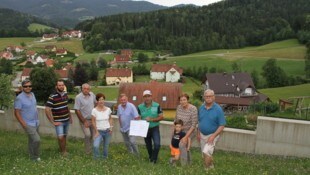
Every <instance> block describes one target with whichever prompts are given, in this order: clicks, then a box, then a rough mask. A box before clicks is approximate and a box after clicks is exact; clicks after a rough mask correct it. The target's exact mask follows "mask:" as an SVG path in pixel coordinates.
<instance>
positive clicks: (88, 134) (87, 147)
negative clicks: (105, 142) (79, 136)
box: [80, 120, 95, 154]
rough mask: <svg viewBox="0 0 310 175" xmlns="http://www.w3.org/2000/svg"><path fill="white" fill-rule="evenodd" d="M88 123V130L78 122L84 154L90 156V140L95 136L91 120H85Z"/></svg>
mask: <svg viewBox="0 0 310 175" xmlns="http://www.w3.org/2000/svg"><path fill="white" fill-rule="evenodd" d="M86 121H87V122H88V126H89V127H88V128H85V125H84V123H81V122H80V125H81V128H82V131H83V133H84V136H85V138H84V145H85V152H86V153H87V154H90V153H91V147H92V143H91V142H92V138H93V136H94V135H95V130H94V127H93V125H92V123H91V120H86Z"/></svg>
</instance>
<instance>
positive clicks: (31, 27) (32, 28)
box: [28, 23, 52, 32]
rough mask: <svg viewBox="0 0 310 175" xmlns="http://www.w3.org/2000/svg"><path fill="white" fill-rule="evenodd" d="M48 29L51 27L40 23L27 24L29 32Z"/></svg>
mask: <svg viewBox="0 0 310 175" xmlns="http://www.w3.org/2000/svg"><path fill="white" fill-rule="evenodd" d="M49 29H52V27H49V26H46V25H42V24H37V23H32V24H30V25H29V26H28V30H29V31H30V32H35V31H44V30H49Z"/></svg>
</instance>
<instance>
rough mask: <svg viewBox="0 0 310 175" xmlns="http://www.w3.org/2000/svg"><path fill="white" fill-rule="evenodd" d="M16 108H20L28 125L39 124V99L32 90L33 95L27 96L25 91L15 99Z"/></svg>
mask: <svg viewBox="0 0 310 175" xmlns="http://www.w3.org/2000/svg"><path fill="white" fill-rule="evenodd" d="M14 109H19V110H20V114H21V116H22V118H23V120H24V121H25V122H26V124H27V125H29V126H38V125H39V118H38V110H37V100H36V98H35V96H34V94H33V93H32V92H31V96H27V94H26V93H25V92H22V93H20V94H19V95H18V96H17V97H16V99H15V102H14Z"/></svg>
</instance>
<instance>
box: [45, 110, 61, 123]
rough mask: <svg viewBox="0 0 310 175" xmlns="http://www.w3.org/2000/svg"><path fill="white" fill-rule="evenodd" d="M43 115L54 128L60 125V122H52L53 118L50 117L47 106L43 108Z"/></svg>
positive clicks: (50, 111)
mask: <svg viewBox="0 0 310 175" xmlns="http://www.w3.org/2000/svg"><path fill="white" fill-rule="evenodd" d="M45 115H46V117H47V119H48V120H49V121H50V122H51V124H52V125H54V126H58V125H60V122H54V120H53V116H52V110H51V108H50V107H48V106H46V107H45Z"/></svg>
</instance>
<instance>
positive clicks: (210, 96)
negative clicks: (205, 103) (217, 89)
mask: <svg viewBox="0 0 310 175" xmlns="http://www.w3.org/2000/svg"><path fill="white" fill-rule="evenodd" d="M204 97H205V98H212V97H213V95H205V96H204Z"/></svg>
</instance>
